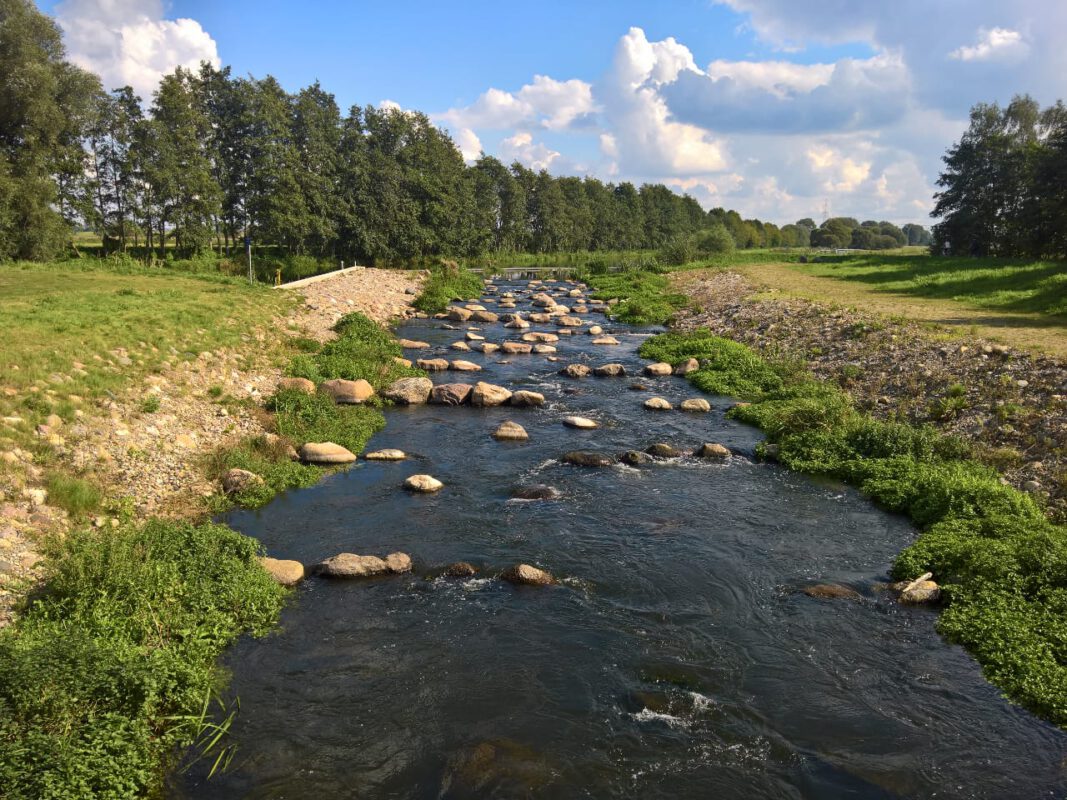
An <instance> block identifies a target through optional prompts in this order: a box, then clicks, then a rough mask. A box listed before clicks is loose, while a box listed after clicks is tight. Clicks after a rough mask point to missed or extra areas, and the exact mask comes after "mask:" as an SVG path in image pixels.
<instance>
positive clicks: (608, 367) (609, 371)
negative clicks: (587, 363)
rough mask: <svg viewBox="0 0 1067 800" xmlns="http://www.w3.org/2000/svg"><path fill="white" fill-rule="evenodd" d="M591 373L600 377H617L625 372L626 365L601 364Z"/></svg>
mask: <svg viewBox="0 0 1067 800" xmlns="http://www.w3.org/2000/svg"><path fill="white" fill-rule="evenodd" d="M593 374H594V375H596V376H597V377H600V378H619V377H622V376H623V375H625V374H626V367H624V366H623V365H622V364H601V365H600V366H599V367H597V368H596V369H594V370H593Z"/></svg>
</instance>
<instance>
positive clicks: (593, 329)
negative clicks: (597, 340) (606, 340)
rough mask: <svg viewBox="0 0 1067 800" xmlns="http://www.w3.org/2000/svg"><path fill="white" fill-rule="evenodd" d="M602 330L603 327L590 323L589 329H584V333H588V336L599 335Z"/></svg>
mask: <svg viewBox="0 0 1067 800" xmlns="http://www.w3.org/2000/svg"><path fill="white" fill-rule="evenodd" d="M603 332H604V329H603V328H601V327H600V326H599V325H590V326H589V329H588V330H587V331H586V333H588V334H589V335H590V336H599V335H600V334H602V333H603Z"/></svg>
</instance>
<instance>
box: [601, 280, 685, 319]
mask: <svg viewBox="0 0 1067 800" xmlns="http://www.w3.org/2000/svg"><path fill="white" fill-rule="evenodd" d="M588 283H589V285H590V286H592V287H593V288H594V289H596V291H595V292H594V293H593V297H594V298H596V299H600V300H610V299H613V298H618V299H619V300H620V302H619V304H618V305H617V306H615V307H614V308H613V309H612V312H611V313H612V316H614V317H616V318H617V319H619V320H621V321H622V322H628V323H630V324H632V325H656V324H663V323H666V322H667V321H668V320H669V319H670V318H671V317H673V316H674V314H675V312H677V311H678V310H679V309H681V308H684V307H685V305H686V302H687V298H686V296H685V295H684V294H677V293H672V292H670V291H668V288H669V285H668V279H667V276H666V275H661V274H659V273H657V272H650V271H647V270H640V271H636V272H617V273H609V274H606V275H594V276H590V277H589V280H588Z"/></svg>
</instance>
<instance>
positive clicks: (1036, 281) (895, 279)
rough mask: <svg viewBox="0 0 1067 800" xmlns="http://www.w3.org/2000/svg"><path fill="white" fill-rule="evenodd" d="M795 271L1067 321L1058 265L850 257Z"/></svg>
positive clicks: (1063, 277)
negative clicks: (1064, 318) (1046, 315)
mask: <svg viewBox="0 0 1067 800" xmlns="http://www.w3.org/2000/svg"><path fill="white" fill-rule="evenodd" d="M794 268H795V269H798V270H800V271H802V272H805V273H807V274H810V275H815V276H818V277H824V278H833V279H835V280H842V281H850V282H855V283H862V284H865V285H866V286H869V287H871V288H873V289H876V290H878V291H881V292H891V293H896V294H904V295H912V296H915V297H924V298H932V299H940V300H954V301H957V302H964V303H967V304H969V305H972V306H975V307H978V308H984V309H989V310H994V311H1011V312H1032V313H1039V314H1048V315H1051V316H1060V317H1067V264H1065V263H1064V262H1059V261H1027V260H1018V259H1004V258H948V257H935V256H930V255H886V254H870V255H865V254H849V255H842V256H819V257H818V259H817V260H815V261H813V262H811V263H808V264H797V265H796V266H795V267H794Z"/></svg>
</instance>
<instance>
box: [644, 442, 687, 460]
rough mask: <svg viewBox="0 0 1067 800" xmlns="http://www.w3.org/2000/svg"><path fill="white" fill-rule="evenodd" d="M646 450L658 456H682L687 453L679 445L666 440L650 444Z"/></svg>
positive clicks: (651, 454)
mask: <svg viewBox="0 0 1067 800" xmlns="http://www.w3.org/2000/svg"><path fill="white" fill-rule="evenodd" d="M645 452H646V453H648V454H649V455H650V456H655V457H656V458H681V457H682V456H684V455H685V453H684V452H682V451H681V450H679V449H678V448H677V447H675V446H673V445H669V444H667V443H665V442H657V443H656V444H653V445H649V446H648V447H646V448H645Z"/></svg>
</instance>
